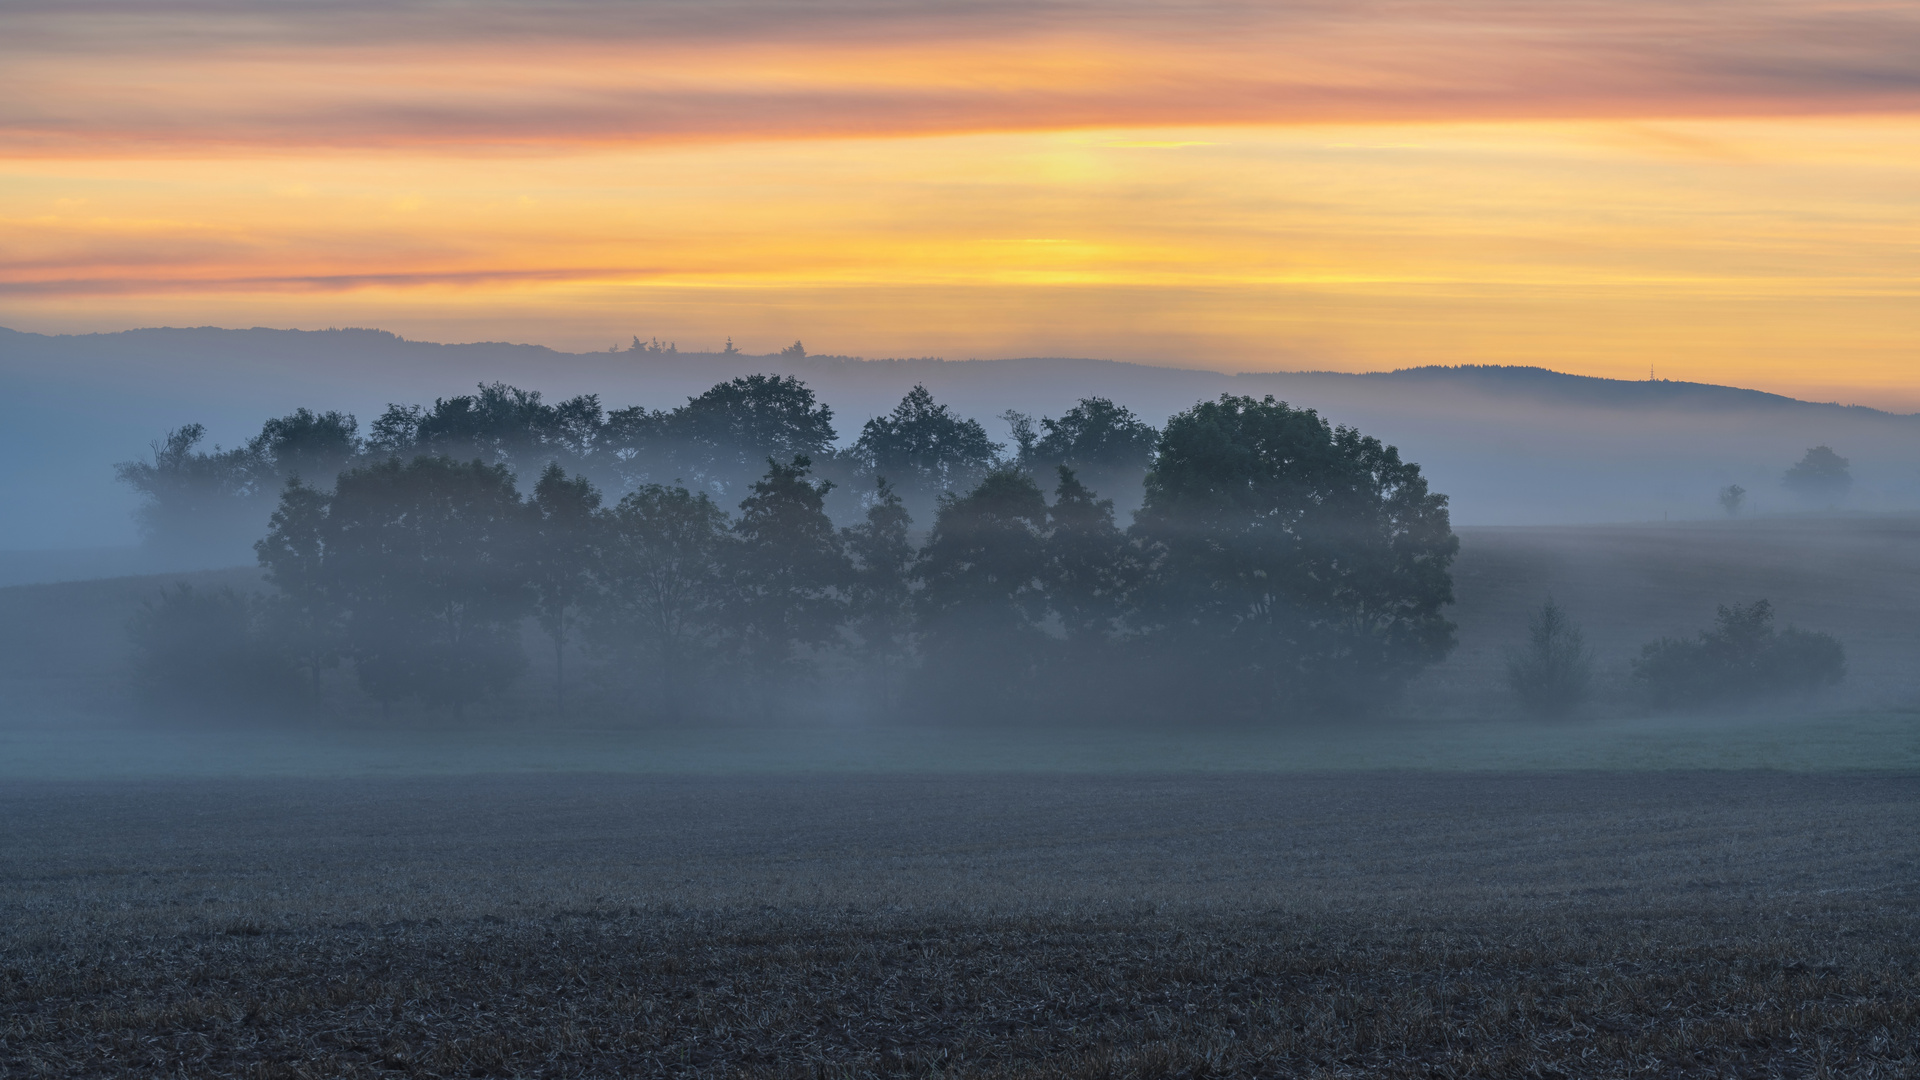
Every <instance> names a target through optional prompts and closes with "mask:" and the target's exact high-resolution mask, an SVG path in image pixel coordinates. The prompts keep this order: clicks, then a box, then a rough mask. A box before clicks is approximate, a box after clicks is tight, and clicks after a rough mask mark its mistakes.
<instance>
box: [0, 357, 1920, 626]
mask: <svg viewBox="0 0 1920 1080" xmlns="http://www.w3.org/2000/svg"><path fill="white" fill-rule="evenodd" d="M755 373H768V374H774V375H793V376H796V377H798V378H800V379H802V380H805V382H806V383H807V385H808V386H809V387H811V388H812V390H813V391H814V393H815V394H817V395H818V396H819V399H820V400H821V401H822V402H824V403H826V404H828V405H830V406H832V408H833V421H834V426H835V427H836V429H837V430H838V432H839V435H840V439H841V441H842V442H843V443H844V442H850V441H852V440H853V439H854V438H857V437H858V435H859V433H860V429H861V426H862V425H863V424H864V423H865V422H866V420H867V419H868V418H870V417H874V416H880V415H883V414H885V413H886V412H888V411H889V410H891V409H892V408H894V407H895V405H896V404H897V403H898V402H899V401H900V398H901V396H902V395H903V394H905V393H906V392H908V391H909V390H911V389H912V387H913V386H914V384H915V383H921V384H924V385H925V386H926V387H927V389H928V390H930V391H931V392H932V393H933V395H934V397H935V398H937V399H938V400H939V401H940V402H941V403H942V404H945V405H948V406H949V407H951V408H952V409H953V410H954V411H955V412H956V413H958V414H960V415H962V416H967V417H970V418H973V419H975V420H978V421H980V422H981V423H982V424H984V425H986V427H987V430H988V432H989V435H990V436H991V437H993V438H994V439H996V440H1001V441H1004V440H1006V439H1007V438H1008V428H1007V424H1006V421H1005V420H1004V419H1003V415H1004V414H1005V412H1006V411H1007V410H1009V409H1014V410H1018V411H1020V412H1022V413H1026V414H1028V415H1031V416H1033V417H1036V418H1040V417H1049V416H1053V417H1057V416H1060V415H1062V413H1064V412H1065V411H1066V410H1067V409H1070V408H1072V407H1073V404H1074V402H1076V401H1078V400H1079V399H1081V398H1084V397H1088V396H1093V395H1098V396H1102V397H1107V398H1111V399H1112V400H1114V401H1115V402H1117V403H1119V404H1121V405H1124V406H1126V407H1127V408H1130V409H1132V410H1133V411H1134V412H1135V413H1137V414H1138V415H1139V416H1140V417H1141V418H1142V419H1143V420H1145V421H1147V422H1148V423H1151V424H1156V425H1158V424H1163V423H1165V422H1166V420H1167V418H1168V417H1169V416H1172V415H1173V414H1175V413H1177V412H1179V411H1180V410H1182V409H1186V408H1190V407H1191V406H1192V405H1193V404H1194V403H1195V402H1197V401H1201V400H1209V399H1213V398H1216V397H1218V396H1219V395H1220V394H1222V393H1233V394H1250V395H1254V396H1260V395H1265V394H1272V395H1274V396H1275V397H1277V398H1280V399H1282V400H1284V401H1287V402H1289V403H1291V404H1293V405H1295V406H1300V407H1307V408H1312V409H1315V410H1317V411H1318V412H1319V413H1320V415H1322V416H1324V417H1326V418H1327V419H1328V420H1329V421H1331V422H1333V423H1336V424H1343V425H1350V426H1352V427H1354V428H1357V429H1358V430H1360V431H1363V432H1365V433H1367V434H1368V435H1371V436H1376V437H1378V438H1380V439H1381V440H1382V441H1384V442H1386V443H1389V444H1391V445H1393V446H1395V447H1397V448H1398V449H1399V451H1400V453H1401V454H1402V456H1403V457H1405V458H1406V459H1407V460H1409V461H1414V462H1418V463H1419V464H1420V466H1421V468H1422V469H1423V471H1424V474H1425V475H1426V476H1427V477H1428V478H1429V480H1430V482H1431V483H1432V485H1433V488H1434V490H1436V491H1439V492H1443V493H1445V494H1446V495H1447V496H1448V497H1449V498H1450V499H1451V500H1452V507H1453V510H1454V519H1455V521H1456V522H1457V523H1459V524H1462V525H1546V524H1575V523H1586V522H1626V521H1663V520H1671V521H1675V522H1678V521H1683V520H1687V519H1690V518H1692V519H1697V518H1719V517H1721V516H1723V511H1722V509H1721V504H1720V502H1719V495H1720V494H1721V493H1722V492H1724V491H1725V490H1726V489H1727V488H1728V487H1729V486H1738V487H1740V488H1742V489H1744V490H1745V491H1746V492H1747V494H1746V496H1745V502H1744V504H1743V507H1742V513H1744V514H1746V515H1748V516H1754V515H1767V514H1788V513H1802V512H1808V511H1825V510H1834V509H1838V510H1846V511H1869V512H1883V513H1884V512H1898V513H1908V512H1913V511H1916V510H1920V468H1916V467H1915V463H1916V462H1920V414H1897V413H1892V412H1888V411H1884V410H1879V409H1873V408H1868V407H1864V406H1849V405H1839V404H1832V403H1820V402H1809V401H1802V400H1799V399H1796V398H1791V397H1787V396H1784V395H1781V394H1771V393H1766V392H1764V391H1759V390H1747V389H1742V388H1739V387H1731V386H1716V385H1712V384H1707V383H1694V382H1675V381H1669V380H1665V379H1661V380H1648V381H1634V382H1629V381H1624V380H1620V379H1603V378H1597V377H1593V376H1586V375H1568V374H1564V373H1561V372H1556V371H1551V370H1549V369H1546V368H1541V367H1531V366H1520V365H1514V366H1480V365H1465V366H1453V367H1447V366H1426V367H1409V368H1403V369H1401V370H1398V371H1381V372H1362V373H1349V372H1333V371H1277V372H1243V373H1240V374H1225V373H1221V372H1218V371H1206V370H1201V369H1195V368H1179V367H1168V366H1156V365H1153V364H1144V363H1130V362H1123V361H1115V360H1094V359H1088V358H1084V357H1060V356H1053V357H1044V356H1042V357H1016V358H1011V359H996V360H942V359H939V358H936V357H909V358H894V359H880V360H866V359H861V358H859V357H852V356H835V355H814V356H805V357H796V356H783V355H780V354H777V353H776V354H762V355H746V354H739V353H733V354H722V353H706V352H674V353H664V352H633V351H626V350H621V351H616V352H591V353H567V352H559V351H557V350H554V349H550V348H547V347H544V346H540V345H516V344H511V343H507V342H477V343H471V344H464V345H443V344H437V343H433V342H424V341H410V340H407V339H405V338H402V337H401V336H399V335H397V334H393V333H390V332H388V331H385V330H368V329H342V330H304V331H303V330H271V329H266V328H258V329H249V330H223V329H219V328H212V327H200V328H189V329H149V330H129V331H122V332H117V333H111V334H78V335H52V336H50V335H44V334H29V333H20V332H17V331H7V330H0V391H4V392H0V505H5V506H7V507H8V509H9V513H8V514H5V515H0V552H5V551H7V550H9V549H12V550H27V549H40V550H46V549H55V548H63V549H72V548H121V547H126V546H128V545H131V544H133V543H134V542H135V539H136V536H135V534H134V529H133V516H132V513H133V510H134V507H135V499H134V496H133V494H132V492H130V491H129V490H127V489H126V488H125V487H124V486H123V485H119V484H116V483H115V482H114V480H113V466H114V463H115V462H120V461H128V460H133V459H136V458H142V457H145V456H146V455H147V454H149V453H150V452H151V449H150V447H151V444H152V442H153V441H154V440H155V439H158V438H161V437H162V436H164V435H165V433H166V432H167V431H168V430H169V429H172V428H177V427H179V426H180V425H182V424H186V423H202V424H204V425H206V431H207V442H208V443H209V444H214V443H218V444H221V445H226V446H233V445H237V444H239V443H242V442H244V441H245V440H246V439H247V438H249V437H251V436H252V435H253V434H255V433H257V432H258V431H259V430H260V424H261V422H262V421H263V420H264V419H266V418H267V417H272V416H282V415H285V414H286V413H288V412H290V411H292V410H293V409H294V408H296V407H301V406H305V407H308V408H315V409H339V410H341V411H343V412H350V413H353V414H354V415H356V416H357V417H359V419H360V422H361V423H362V424H363V425H365V424H369V423H371V422H372V420H373V418H375V417H377V416H379V415H380V414H381V413H382V412H383V411H384V410H385V409H386V408H387V407H388V405H390V404H393V403H427V402H432V401H433V400H434V399H435V398H440V397H446V396H449V395H453V394H461V393H468V392H471V391H472V389H473V388H474V386H475V384H478V383H492V382H495V381H499V382H505V383H509V384H512V385H514V386H518V387H521V388H522V389H526V390H533V391H538V392H539V393H541V394H543V395H544V396H545V397H546V398H547V399H548V400H557V399H563V398H568V397H572V396H574V395H576V394H597V395H599V398H600V401H601V403H602V404H603V405H604V406H605V407H607V408H609V409H617V408H625V407H627V406H633V405H644V406H646V407H648V408H651V409H671V408H674V407H675V406H678V405H680V404H681V403H683V402H685V401H686V400H687V398H689V397H691V396H693V395H696V394H699V393H701V392H703V391H705V390H706V389H708V388H709V387H711V386H713V385H714V384H715V383H717V382H722V381H724V380H726V379H730V378H733V377H735V376H738V375H748V374H755ZM1813 446H1829V447H1832V448H1833V450H1834V451H1835V452H1836V453H1838V454H1840V455H1841V456H1842V457H1845V458H1847V459H1848V460H1849V461H1850V462H1851V463H1852V465H1851V471H1852V476H1853V486H1852V488H1851V489H1850V491H1849V492H1848V493H1847V495H1846V497H1845V500H1844V502H1843V503H1842V504H1840V505H1838V506H1811V505H1808V504H1806V503H1805V502H1804V501H1802V500H1799V499H1798V498H1797V497H1796V496H1794V495H1792V494H1791V493H1790V492H1789V491H1788V490H1787V489H1785V488H1784V487H1783V486H1782V484H1781V476H1782V474H1783V472H1784V471H1785V470H1786V469H1787V468H1788V467H1789V466H1791V465H1792V464H1793V463H1794V462H1795V461H1797V460H1799V459H1800V458H1801V457H1802V455H1804V454H1805V453H1806V452H1807V449H1808V448H1809V447H1813ZM1113 494H1115V495H1118V496H1121V498H1122V503H1123V505H1124V502H1125V498H1126V495H1127V493H1124V492H1116V493H1113ZM1707 614H1708V615H1709V616H1710V615H1711V612H1709V613H1707ZM1703 618H1704V616H1703Z"/></svg>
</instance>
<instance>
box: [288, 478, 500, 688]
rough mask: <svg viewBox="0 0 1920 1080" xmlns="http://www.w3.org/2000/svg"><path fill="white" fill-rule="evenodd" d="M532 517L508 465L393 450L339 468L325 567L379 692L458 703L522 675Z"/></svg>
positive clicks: (370, 684)
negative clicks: (385, 456) (407, 457)
mask: <svg viewBox="0 0 1920 1080" xmlns="http://www.w3.org/2000/svg"><path fill="white" fill-rule="evenodd" d="M526 517H527V515H526V511H525V508H524V507H523V505H522V504H521V502H520V499H519V495H518V493H517V492H516V491H515V489H514V483H513V476H512V474H511V473H509V472H508V471H507V469H506V467H505V466H504V465H488V464H485V463H482V462H479V461H470V462H458V461H453V460H451V459H449V458H429V457H422V458H415V459H414V460H413V461H412V462H409V463H406V464H402V463H401V462H400V461H398V460H393V459H389V460H387V461H384V462H379V463H376V464H372V465H368V466H365V467H362V468H358V469H353V470H350V471H348V472H346V473H343V474H342V475H341V476H340V479H339V481H338V483H337V485H336V487H335V491H334V495H333V498H332V500H331V501H330V505H329V509H328V514H327V538H328V540H327V559H326V561H327V563H328V564H329V565H328V569H327V573H328V577H329V578H330V580H331V582H332V583H333V586H334V588H335V589H336V591H337V593H338V595H339V596H340V597H341V598H342V600H343V602H344V606H345V608H346V609H347V611H348V613H349V614H348V618H347V632H348V639H349V641H350V643H351V648H352V651H353V657H354V664H355V669H356V671H357V673H358V675H359V677H360V682H361V685H362V687H363V688H365V689H366V690H367V692H368V693H369V694H370V695H372V696H373V697H374V698H376V699H378V700H379V701H381V702H382V703H387V702H391V701H394V700H396V699H399V698H402V697H408V696H416V695H417V696H419V697H422V698H424V699H425V700H426V701H428V702H429V703H432V704H438V705H447V706H451V707H452V708H453V709H454V710H455V711H459V710H461V709H462V708H463V707H464V706H465V705H467V704H468V703H470V702H473V701H475V700H477V699H479V698H480V697H482V696H484V695H486V694H488V693H492V692H497V691H499V690H501V689H504V688H505V687H506V686H508V685H509V684H511V682H512V681H513V680H514V678H516V677H517V676H518V675H519V673H520V670H521V669H522V667H523V666H524V664H525V658H524V656H523V655H522V654H521V650H520V639H519V623H520V620H521V619H522V618H524V617H525V616H526V615H527V614H528V612H529V609H530V606H531V603H530V601H531V597H530V595H529V592H528V589H527V587H526V572H525V566H524V557H525V550H526V540H527V520H526Z"/></svg>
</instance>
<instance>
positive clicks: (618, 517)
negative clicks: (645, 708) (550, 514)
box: [588, 484, 732, 713]
mask: <svg viewBox="0 0 1920 1080" xmlns="http://www.w3.org/2000/svg"><path fill="white" fill-rule="evenodd" d="M731 543H732V535H731V533H730V532H729V530H728V526H727V515H726V512H725V511H723V510H721V509H720V508H719V507H718V506H716V505H714V502H713V500H712V499H710V498H708V497H707V495H706V493H705V492H699V493H694V492H690V491H688V490H687V489H686V488H683V487H671V488H670V487H665V486H662V485H660V484H648V485H646V486H645V487H642V488H641V489H640V490H638V491H634V492H630V493H629V494H628V495H627V496H626V497H625V498H623V499H621V500H620V502H619V503H618V504H617V505H616V506H614V508H613V510H612V511H611V512H610V513H608V514H607V515H606V517H605V520H604V522H603V525H602V529H601V533H600V538H599V548H598V558H597V560H596V564H595V573H594V576H595V580H596V584H597V586H598V590H597V593H596V598H595V601H594V610H593V612H592V618H591V622H590V623H589V625H588V629H589V630H590V631H591V633H592V635H593V638H594V642H595V644H596V645H597V646H598V647H599V648H600V650H601V651H602V652H604V653H607V654H610V655H612V656H614V657H616V658H619V659H625V660H629V661H631V662H635V663H636V666H637V668H638V669H639V670H638V671H637V672H636V673H637V674H639V675H640V676H641V677H642V680H643V681H644V682H650V683H651V684H652V688H653V690H654V693H655V697H656V700H657V703H658V705H659V707H660V708H661V709H662V710H663V711H665V712H668V713H678V712H680V711H682V710H683V709H684V708H685V707H686V706H687V705H688V703H689V702H688V700H687V690H688V688H689V687H690V686H693V685H696V684H698V683H699V681H700V680H701V679H702V677H703V676H704V675H705V674H706V672H707V671H708V670H710V668H711V666H712V661H713V659H714V658H715V656H716V654H717V652H718V648H719V644H720V639H721V634H722V618H723V615H724V604H725V601H726V583H727V578H726V570H727V568H728V566H729V565H730V563H731V559H730V557H729V552H728V546H729V545H730V544H731Z"/></svg>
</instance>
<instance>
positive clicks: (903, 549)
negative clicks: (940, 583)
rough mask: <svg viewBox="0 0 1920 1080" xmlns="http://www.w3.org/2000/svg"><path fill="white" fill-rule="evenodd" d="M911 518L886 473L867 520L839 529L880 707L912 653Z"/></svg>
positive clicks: (886, 704)
mask: <svg viewBox="0 0 1920 1080" xmlns="http://www.w3.org/2000/svg"><path fill="white" fill-rule="evenodd" d="M912 529H913V517H912V515H910V514H908V513H907V507H906V504H905V503H903V502H901V501H900V496H899V495H897V494H895V493H894V490H893V487H892V486H891V485H889V484H888V483H887V481H886V478H885V477H876V478H875V479H874V492H873V495H872V497H871V498H870V499H869V500H868V503H867V513H866V520H864V521H861V522H860V523H859V524H856V525H850V526H848V527H847V528H845V529H843V530H841V534H840V535H841V540H842V542H843V543H844V544H845V545H846V549H847V553H848V555H850V556H851V557H852V560H853V571H852V576H851V578H850V579H849V581H850V584H849V588H848V598H849V605H850V613H851V615H852V621H853V629H854V632H855V633H857V634H858V635H859V636H860V643H861V647H862V649H863V650H864V652H865V653H866V655H867V656H868V658H869V659H871V660H872V662H873V664H874V667H875V675H876V676H877V681H878V682H879V685H880V704H881V707H882V708H883V709H887V708H891V707H892V705H893V687H894V682H895V673H896V672H897V671H898V669H899V668H900V667H901V665H902V664H904V663H905V662H906V661H907V659H908V658H909V657H910V656H912V654H913V638H914V619H913V572H914V559H915V558H916V556H917V553H916V552H915V551H914V547H913V539H912Z"/></svg>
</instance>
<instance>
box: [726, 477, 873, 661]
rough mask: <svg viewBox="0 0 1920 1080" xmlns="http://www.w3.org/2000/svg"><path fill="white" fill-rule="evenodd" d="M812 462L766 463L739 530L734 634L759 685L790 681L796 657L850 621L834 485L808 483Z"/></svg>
mask: <svg viewBox="0 0 1920 1080" xmlns="http://www.w3.org/2000/svg"><path fill="white" fill-rule="evenodd" d="M812 464H813V463H812V462H811V461H809V460H808V459H807V457H806V455H804V454H802V455H798V456H796V457H794V458H793V460H792V461H791V462H789V463H788V464H784V465H783V464H781V463H780V462H779V461H778V460H776V459H773V458H768V459H767V474H766V476H764V477H762V478H761V479H760V480H759V481H758V482H757V483H755V484H754V485H753V493H752V494H751V495H748V496H747V498H746V499H745V500H744V501H743V502H741V504H740V519H739V521H738V522H736V523H735V524H734V527H733V531H734V535H735V536H736V537H738V540H739V542H738V543H737V544H735V545H734V547H733V568H732V569H733V573H732V582H731V586H730V588H729V590H728V592H729V596H728V601H727V608H728V619H727V622H728V624H729V629H730V630H731V632H732V635H733V639H734V643H735V645H736V647H737V648H738V650H739V655H740V657H741V659H742V660H744V661H745V662H746V664H747V669H748V671H749V672H750V673H751V674H752V675H753V677H754V678H755V679H756V680H758V681H760V682H761V683H762V685H763V686H764V685H766V684H767V683H769V682H772V681H775V680H777V679H779V678H780V677H781V676H782V675H787V674H792V673H793V671H794V667H795V665H796V663H797V662H798V655H799V650H802V649H805V648H809V647H815V646H820V645H824V644H826V643H827V642H829V641H831V640H832V639H833V638H834V637H835V636H836V635H837V633H838V632H839V629H840V627H841V626H842V624H844V623H845V621H846V614H847V605H846V586H847V583H848V578H849V576H850V571H851V567H850V566H849V565H848V562H847V556H846V553H845V552H844V550H843V549H842V548H841V546H840V538H839V536H838V535H836V534H835V532H834V528H833V522H832V521H831V520H830V519H829V518H828V517H827V513H826V497H827V492H828V491H829V490H831V489H832V487H833V485H832V484H831V483H830V482H828V481H821V482H819V483H814V482H813V481H811V480H809V479H808V474H809V471H810V469H811V468H812Z"/></svg>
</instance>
